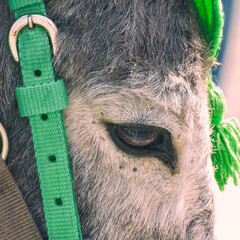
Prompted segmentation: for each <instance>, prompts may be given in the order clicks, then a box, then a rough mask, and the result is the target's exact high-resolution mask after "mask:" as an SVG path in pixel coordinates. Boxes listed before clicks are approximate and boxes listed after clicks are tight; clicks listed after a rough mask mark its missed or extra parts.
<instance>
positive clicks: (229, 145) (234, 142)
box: [193, 0, 240, 190]
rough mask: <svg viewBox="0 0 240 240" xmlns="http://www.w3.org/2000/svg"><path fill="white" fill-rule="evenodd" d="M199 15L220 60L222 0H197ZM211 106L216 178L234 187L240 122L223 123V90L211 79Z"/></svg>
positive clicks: (205, 35)
mask: <svg viewBox="0 0 240 240" xmlns="http://www.w3.org/2000/svg"><path fill="white" fill-rule="evenodd" d="M193 1H194V3H195V6H196V9H197V12H198V16H199V24H200V28H201V30H202V33H203V38H205V40H206V42H207V44H208V45H209V47H210V50H211V53H210V54H211V57H213V58H216V56H217V54H218V51H219V49H220V44H221V39H222V32H223V21H224V13H223V8H222V2H221V0H193ZM207 82H208V94H209V107H210V116H211V127H212V129H213V131H212V135H211V137H212V144H213V153H212V156H211V157H212V163H213V166H214V167H215V179H216V181H217V183H218V185H219V188H220V189H221V190H224V185H225V184H227V180H228V178H229V177H230V176H231V177H232V178H233V180H234V184H235V185H237V184H238V180H237V175H238V176H240V159H239V146H240V129H239V124H238V121H237V119H235V118H232V119H228V120H225V121H223V114H224V112H225V106H224V96H223V93H222V91H221V90H220V88H218V87H216V86H215V85H214V83H213V82H212V80H211V77H210V74H209V75H208V77H207Z"/></svg>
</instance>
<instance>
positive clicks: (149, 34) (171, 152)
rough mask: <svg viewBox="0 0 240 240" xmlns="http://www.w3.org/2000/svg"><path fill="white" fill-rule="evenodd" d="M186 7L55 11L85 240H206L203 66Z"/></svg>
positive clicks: (65, 5) (209, 230) (70, 6)
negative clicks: (67, 97)
mask: <svg viewBox="0 0 240 240" xmlns="http://www.w3.org/2000/svg"><path fill="white" fill-rule="evenodd" d="M189 4H190V3H189V1H179V0H171V1H165V0H159V1H149V0H134V1H122V0H120V1H80V2H79V3H76V1H65V2H62V3H61V5H60V6H58V11H57V12H56V11H55V10H54V13H53V14H54V17H53V18H54V19H56V23H57V24H58V26H59V29H60V33H59V36H58V44H59V52H58V55H57V57H56V59H55V60H56V66H57V71H58V72H59V75H61V76H63V77H64V79H65V80H66V82H67V89H68V93H69V103H70V104H69V105H70V106H69V108H68V109H67V110H66V111H65V112H64V114H65V124H66V129H67V135H68V141H69V147H70V155H71V159H72V169H73V176H74V184H75V190H76V195H77V200H78V205H79V212H80V218H81V223H82V228H83V233H84V235H85V234H86V235H89V237H90V238H91V239H213V199H212V192H211V187H210V185H211V181H212V170H211V163H210V140H209V134H210V131H209V119H208V118H209V117H208V115H209V114H208V107H207V105H208V104H207V86H206V85H207V84H206V82H205V78H206V72H207V70H208V69H209V64H210V61H208V49H207V48H206V47H205V43H204V41H203V40H202V39H201V37H200V30H199V27H198V22H197V19H196V14H195V12H193V10H192V9H193V8H192V7H191V6H190V5H189ZM55 5H56V3H54V2H52V3H50V4H49V8H50V9H54V8H55V7H56V6H55ZM62 12H64V16H62V15H61V17H59V16H60V14H61V13H62ZM69 26H71V28H70V27H69Z"/></svg>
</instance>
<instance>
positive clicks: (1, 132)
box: [0, 123, 8, 160]
mask: <svg viewBox="0 0 240 240" xmlns="http://www.w3.org/2000/svg"><path fill="white" fill-rule="evenodd" d="M0 135H1V138H2V152H1V156H2V159H3V160H6V158H7V154H8V138H7V133H6V131H5V129H4V127H3V125H2V124H1V123H0Z"/></svg>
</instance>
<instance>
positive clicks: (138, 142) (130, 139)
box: [116, 126, 158, 147]
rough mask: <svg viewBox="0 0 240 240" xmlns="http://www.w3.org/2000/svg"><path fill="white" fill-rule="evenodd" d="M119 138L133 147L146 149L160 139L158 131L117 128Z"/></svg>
mask: <svg viewBox="0 0 240 240" xmlns="http://www.w3.org/2000/svg"><path fill="white" fill-rule="evenodd" d="M116 133H117V135H118V137H119V138H120V139H121V140H122V141H123V142H125V143H126V144H129V145H131V146H133V147H144V146H148V145H149V144H151V143H153V142H154V141H155V140H156V138H157V137H158V132H157V131H156V129H154V128H153V129H152V128H143V127H120V126H119V127H117V129H116Z"/></svg>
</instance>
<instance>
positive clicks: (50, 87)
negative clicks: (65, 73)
mask: <svg viewBox="0 0 240 240" xmlns="http://www.w3.org/2000/svg"><path fill="white" fill-rule="evenodd" d="M16 98H17V102H18V109H19V112H20V115H21V116H22V117H26V116H32V115H36V114H41V113H46V112H54V111H56V110H62V109H63V108H67V106H68V101H67V94H66V89H65V84H64V81H63V79H61V80H58V81H57V82H50V83H43V84H38V85H34V86H29V87H17V88H16Z"/></svg>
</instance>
